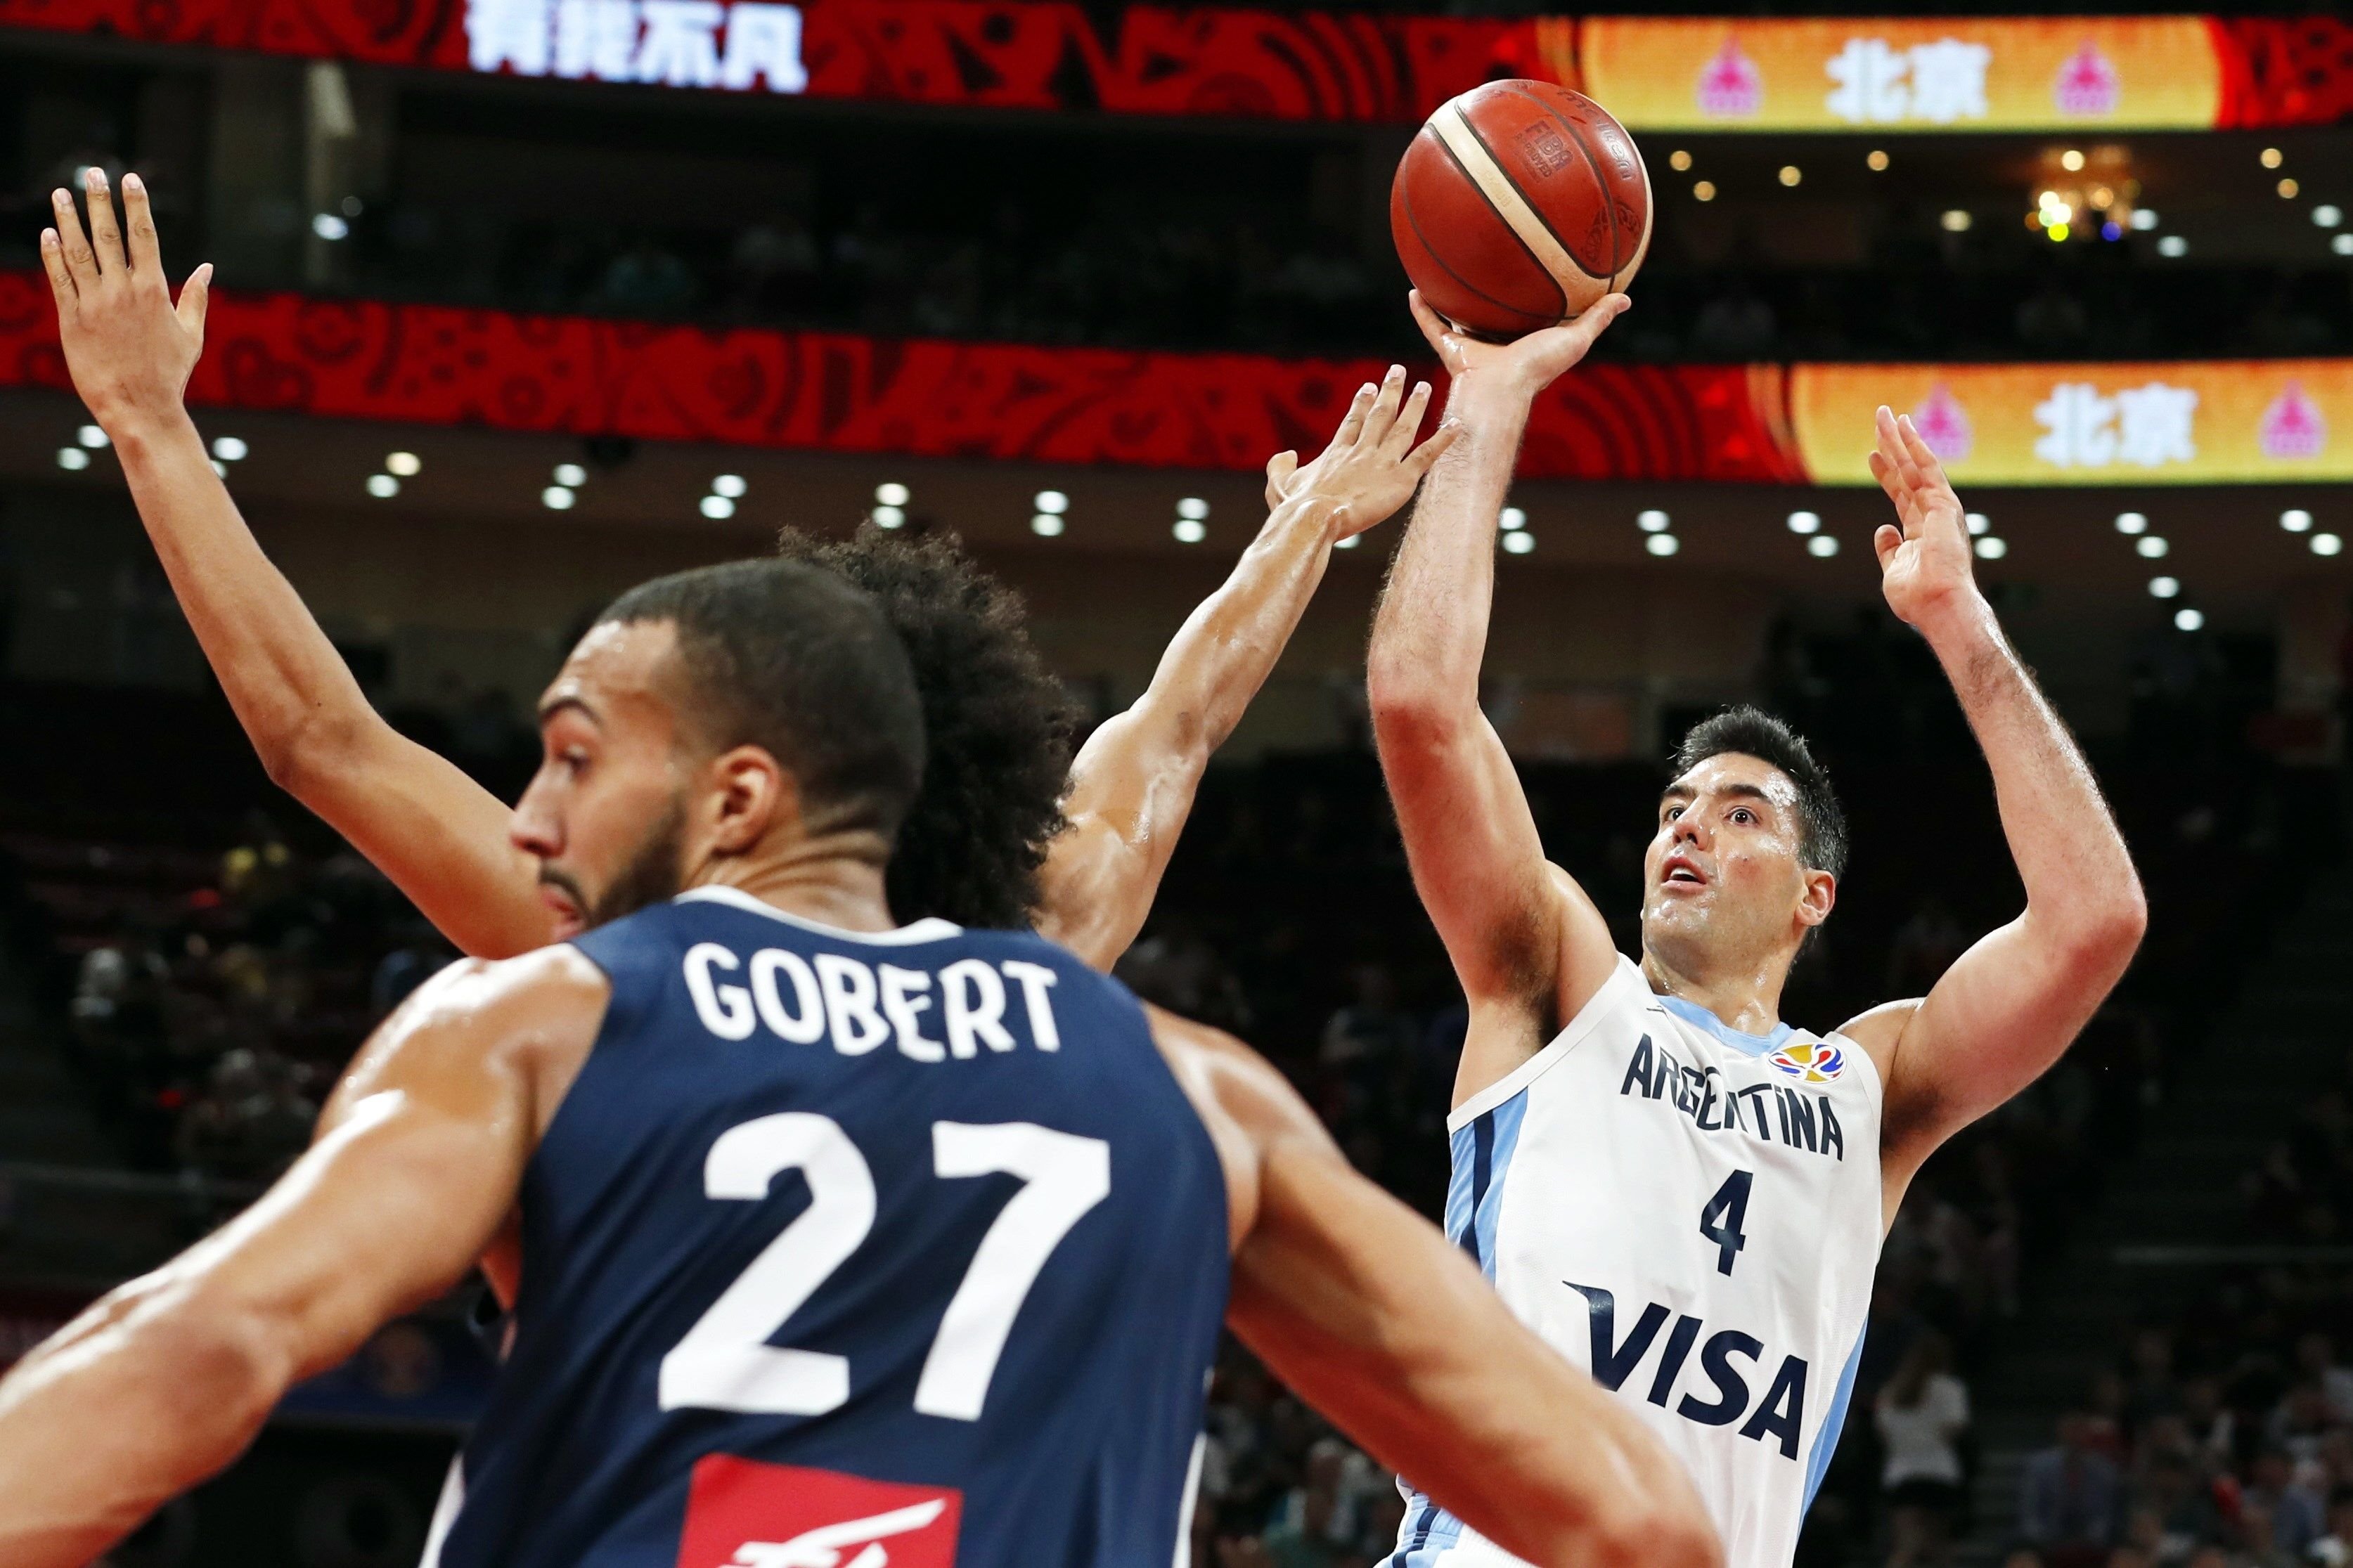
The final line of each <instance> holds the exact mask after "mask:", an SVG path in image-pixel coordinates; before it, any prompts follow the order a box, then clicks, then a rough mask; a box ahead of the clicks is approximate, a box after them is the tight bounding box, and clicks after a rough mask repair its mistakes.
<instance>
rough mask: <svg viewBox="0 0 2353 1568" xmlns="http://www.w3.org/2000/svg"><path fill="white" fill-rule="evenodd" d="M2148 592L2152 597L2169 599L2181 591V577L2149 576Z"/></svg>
mask: <svg viewBox="0 0 2353 1568" xmlns="http://www.w3.org/2000/svg"><path fill="white" fill-rule="evenodd" d="M2148 592H2149V596H2150V597H2151V598H2153V599H2170V598H2172V597H2173V596H2174V595H2176V594H2179V593H2180V592H2181V579H2180V578H2179V577H2151V578H2150V579H2149V580H2148Z"/></svg>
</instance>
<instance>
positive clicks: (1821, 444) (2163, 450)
mask: <svg viewBox="0 0 2353 1568" xmlns="http://www.w3.org/2000/svg"><path fill="white" fill-rule="evenodd" d="M1788 395H1789V422H1790V426H1791V428H1792V430H1793V432H1794V433H1795V435H1796V437H1797V444H1798V449H1799V453H1800V454H1801V456H1802V458H1803V459H1804V462H1805V466H1806V470H1807V472H1808V473H1809V474H1810V476H1811V477H1812V479H1814V481H1815V482H1816V483H1818V484H1829V485H1842V484H1857V485H1860V484H1869V483H1870V482H1871V470H1870V468H1869V467H1868V466H1867V465H1866V464H1865V463H1864V461H1863V457H1864V454H1865V453H1866V452H1868V451H1869V450H1870V448H1871V442H1872V436H1871V429H1872V416H1873V411H1874V410H1875V409H1876V408H1877V407H1878V406H1879V405H1881V404H1885V405H1888V406H1889V407H1891V408H1893V409H1894V410H1895V411H1896V412H1897V413H1899V414H1909V415H1911V416H1912V421H1913V423H1914V424H1915V425H1916V426H1919V429H1920V434H1921V437H1922V438H1923V439H1924V440H1926V442H1927V443H1928V445H1929V446H1930V447H1932V448H1934V449H1935V451H1936V455H1937V457H1938V458H1940V459H1941V460H1942V461H1943V462H1944V464H1945V467H1946V468H1947V470H1949V471H1950V472H1951V474H1952V476H1953V478H1954V479H1955V481H1956V482H1957V483H1964V484H1995V485H2063V484H2110V485H2146V484H2193V485H2195V484H2261V483H2264V482H2267V481H2270V480H2278V479H2339V480H2347V479H2353V360H2220V361H2196V362H2174V363H2157V364H2019V365H2009V364H2005V365H1957V364H1944V365H1894V364H1801V365H1796V366H1793V367H1792V368H1791V369H1790V372H1789V380H1788Z"/></svg>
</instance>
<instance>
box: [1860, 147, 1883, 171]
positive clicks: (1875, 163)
mask: <svg viewBox="0 0 2353 1568" xmlns="http://www.w3.org/2000/svg"><path fill="white" fill-rule="evenodd" d="M1862 162H1863V165H1864V167H1866V168H1868V169H1869V170H1870V171H1871V172H1872V173H1873V174H1881V173H1883V172H1884V171H1885V170H1886V168H1887V154H1886V153H1883V152H1881V151H1880V150H1879V149H1878V148H1876V147H1873V149H1872V150H1871V151H1870V152H1868V153H1864V154H1863V155H1862Z"/></svg>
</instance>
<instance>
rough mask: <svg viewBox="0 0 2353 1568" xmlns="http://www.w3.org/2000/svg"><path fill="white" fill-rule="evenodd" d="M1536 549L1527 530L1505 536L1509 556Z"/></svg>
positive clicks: (1350, 539)
mask: <svg viewBox="0 0 2353 1568" xmlns="http://www.w3.org/2000/svg"><path fill="white" fill-rule="evenodd" d="M1345 542H1347V543H1349V544H1354V543H1356V537H1355V536H1354V535H1351V536H1350V537H1349V538H1348V539H1347V540H1346V541H1345ZM1668 542H1669V543H1672V542H1673V541H1672V540H1670V541H1668ZM1535 547H1536V536H1535V534H1533V533H1529V532H1527V531H1525V530H1523V531H1520V532H1518V533H1507V534H1505V535H1504V551H1505V552H1507V553H1509V554H1513V555H1525V554H1526V553H1527V552H1529V551H1531V550H1534V549H1535Z"/></svg>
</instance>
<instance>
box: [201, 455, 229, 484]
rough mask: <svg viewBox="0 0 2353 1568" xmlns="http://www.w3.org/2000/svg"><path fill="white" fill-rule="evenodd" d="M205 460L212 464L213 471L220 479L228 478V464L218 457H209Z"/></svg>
mask: <svg viewBox="0 0 2353 1568" xmlns="http://www.w3.org/2000/svg"><path fill="white" fill-rule="evenodd" d="M206 461H207V462H209V463H211V464H212V466H213V472H214V473H216V474H218V475H219V476H220V477H221V478H222V479H227V478H228V465H227V463H224V462H222V461H221V460H220V459H219V458H206Z"/></svg>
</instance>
